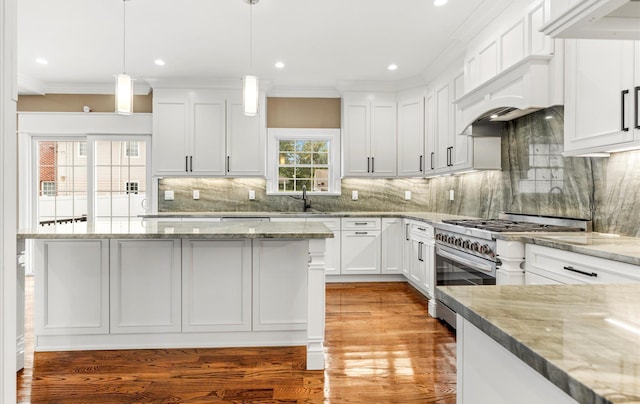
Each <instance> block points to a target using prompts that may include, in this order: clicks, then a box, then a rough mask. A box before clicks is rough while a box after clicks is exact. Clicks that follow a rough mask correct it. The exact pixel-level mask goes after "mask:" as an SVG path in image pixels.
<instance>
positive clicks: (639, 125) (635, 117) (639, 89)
mask: <svg viewBox="0 0 640 404" xmlns="http://www.w3.org/2000/svg"><path fill="white" fill-rule="evenodd" d="M633 92H634V94H635V97H634V98H635V104H634V109H633V124H634V127H635V128H636V129H640V123H639V122H638V109H640V104H638V98H639V97H638V93H639V92H640V86H636V87H635V88H634V89H633Z"/></svg>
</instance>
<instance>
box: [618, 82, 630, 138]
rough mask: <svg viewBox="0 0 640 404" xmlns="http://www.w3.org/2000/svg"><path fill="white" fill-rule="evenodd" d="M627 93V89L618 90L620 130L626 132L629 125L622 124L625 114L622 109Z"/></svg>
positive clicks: (623, 108)
mask: <svg viewBox="0 0 640 404" xmlns="http://www.w3.org/2000/svg"><path fill="white" fill-rule="evenodd" d="M627 94H629V90H622V91H620V105H621V109H620V130H621V131H623V132H628V131H629V127H628V126H624V121H625V116H624V115H625V114H624V110H625V105H624V104H625V102H624V100H625V96H626V95H627Z"/></svg>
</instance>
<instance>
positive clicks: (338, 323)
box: [17, 278, 456, 404]
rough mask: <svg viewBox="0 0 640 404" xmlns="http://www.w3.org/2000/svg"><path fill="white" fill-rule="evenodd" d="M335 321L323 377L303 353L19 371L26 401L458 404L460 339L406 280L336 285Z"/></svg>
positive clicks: (205, 353) (36, 364) (150, 358)
mask: <svg viewBox="0 0 640 404" xmlns="http://www.w3.org/2000/svg"><path fill="white" fill-rule="evenodd" d="M32 279H33V278H29V279H28V281H27V293H28V294H29V293H33V281H32ZM31 300H32V299H27V301H28V307H27V313H28V315H27V318H31V317H32V315H31V314H29V313H32V312H33V311H32V310H33V307H32V304H31V303H30V302H31ZM30 304H31V306H29V305H30ZM326 319H327V326H326V342H325V358H326V361H327V366H326V369H325V371H324V372H322V371H307V370H305V350H304V347H286V348H229V349H227V348H223V349H171V350H168V349H160V350H157V349H151V350H123V351H76V352H39V353H36V354H35V357H34V360H33V361H30V360H29V357H30V356H31V355H30V354H29V353H28V354H27V367H26V368H25V369H24V370H23V371H21V372H19V373H18V397H17V399H18V402H19V403H26V402H34V403H107V402H108V403H130V402H156V403H170V402H184V403H205V402H230V403H247V402H261V403H289V402H290V403H320V402H335V403H392V402H393V403H439V404H454V403H455V400H456V399H455V390H456V374H455V373H456V357H455V336H454V334H453V333H452V332H451V331H450V330H448V329H447V328H446V327H445V326H444V325H442V324H441V323H440V322H439V321H438V320H435V319H433V318H431V317H429V316H428V314H427V300H426V299H425V298H424V297H422V296H421V295H420V294H419V293H418V292H416V291H415V290H413V289H412V288H411V287H410V286H408V285H407V284H404V283H358V284H329V285H327V311H326ZM28 328H29V329H30V330H32V323H31V324H28ZM31 335H32V334H31Z"/></svg>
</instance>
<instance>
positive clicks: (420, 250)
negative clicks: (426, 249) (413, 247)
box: [418, 241, 424, 261]
mask: <svg viewBox="0 0 640 404" xmlns="http://www.w3.org/2000/svg"><path fill="white" fill-rule="evenodd" d="M423 244H424V243H423V242H422V241H421V242H419V243H418V261H424V260H423V259H422V245H423Z"/></svg>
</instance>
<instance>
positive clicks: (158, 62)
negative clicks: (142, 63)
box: [153, 59, 165, 66]
mask: <svg viewBox="0 0 640 404" xmlns="http://www.w3.org/2000/svg"><path fill="white" fill-rule="evenodd" d="M153 63H155V64H156V65H158V66H164V65H165V63H164V60H162V59H156V60H154V61H153Z"/></svg>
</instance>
